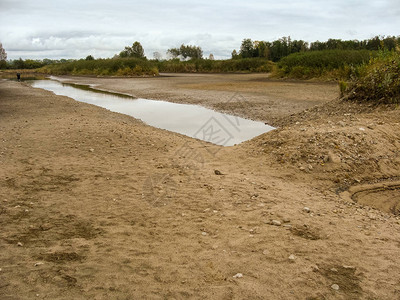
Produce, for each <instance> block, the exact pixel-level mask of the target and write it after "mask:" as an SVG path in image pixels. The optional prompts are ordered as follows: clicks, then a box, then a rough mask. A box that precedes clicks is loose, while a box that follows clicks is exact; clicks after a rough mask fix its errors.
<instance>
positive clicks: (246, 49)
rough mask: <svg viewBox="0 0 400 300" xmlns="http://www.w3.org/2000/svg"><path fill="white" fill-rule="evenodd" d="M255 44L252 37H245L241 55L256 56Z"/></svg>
mask: <svg viewBox="0 0 400 300" xmlns="http://www.w3.org/2000/svg"><path fill="white" fill-rule="evenodd" d="M254 52H255V49H254V45H253V42H252V41H251V39H244V40H243V41H242V45H241V46H240V56H241V57H242V58H249V57H254Z"/></svg>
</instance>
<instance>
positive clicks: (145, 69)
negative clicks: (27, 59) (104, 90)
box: [39, 58, 158, 76]
mask: <svg viewBox="0 0 400 300" xmlns="http://www.w3.org/2000/svg"><path fill="white" fill-rule="evenodd" d="M39 71H40V72H43V73H46V74H53V75H67V74H71V75H97V76H112V75H117V76H142V75H158V70H157V69H156V68H155V67H154V64H153V63H151V62H149V61H147V60H143V59H139V58H119V59H95V60H83V59H81V60H77V61H71V62H65V63H58V64H52V65H49V66H45V67H43V68H41V69H39Z"/></svg>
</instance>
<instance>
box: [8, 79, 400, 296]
mask: <svg viewBox="0 0 400 300" xmlns="http://www.w3.org/2000/svg"><path fill="white" fill-rule="evenodd" d="M65 79H66V80H69V81H70V82H77V83H81V84H93V85H96V86H97V87H98V88H100V89H106V90H112V91H116V92H122V93H128V94H132V95H134V96H137V97H144V98H149V99H165V100H169V101H174V102H186V103H196V104H202V105H204V106H208V107H213V108H216V109H218V110H223V111H229V112H231V113H234V114H238V115H241V116H247V117H249V118H253V119H257V120H262V121H265V122H268V123H270V124H273V125H275V126H279V128H278V129H276V130H274V131H271V132H269V133H266V134H264V135H261V136H259V137H257V138H255V139H253V140H251V141H248V142H245V143H242V144H240V145H238V146H235V147H225V148H224V147H221V146H215V145H211V144H208V143H206V142H202V141H198V140H193V139H191V138H189V137H185V136H182V135H179V134H175V133H171V132H167V131H165V130H160V129H155V128H152V127H150V126H147V125H145V124H143V123H142V122H141V121H139V120H136V119H134V118H131V117H128V116H125V115H121V114H117V113H112V112H110V111H107V110H105V109H102V108H99V107H96V106H92V105H88V104H84V103H79V102H76V101H74V100H72V99H70V98H67V97H62V96H56V95H54V94H52V93H51V92H47V91H43V90H39V89H34V88H32V87H30V86H29V85H28V84H26V83H23V82H22V83H19V82H12V81H6V80H2V81H0V142H1V144H0V164H1V167H0V226H1V227H0V228H1V230H0V298H1V299H187V298H193V299H204V298H206V299H400V255H399V253H400V221H399V214H400V205H399V203H400V199H399V195H400V181H399V180H400V178H399V175H400V155H399V149H400V124H399V122H400V115H399V110H398V109H397V107H391V106H388V107H382V106H380V107H372V106H368V105H365V104H354V103H353V104H350V103H343V102H340V101H339V100H337V99H336V98H337V93H338V91H337V87H336V86H335V85H333V84H318V83H304V82H303V83H301V82H284V81H273V80H270V79H268V78H267V77H266V76H265V75H259V74H258V75H179V76H172V75H169V76H165V77H159V78H137V79H134V78H131V79H121V78H118V79H115V78H102V79H98V78H65ZM166 117H167V116H166Z"/></svg>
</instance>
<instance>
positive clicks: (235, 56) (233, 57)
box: [231, 50, 239, 59]
mask: <svg viewBox="0 0 400 300" xmlns="http://www.w3.org/2000/svg"><path fill="white" fill-rule="evenodd" d="M231 55H232V59H238V58H239V54H238V53H237V51H236V50H233V51H232V54H231Z"/></svg>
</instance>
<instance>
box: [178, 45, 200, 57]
mask: <svg viewBox="0 0 400 300" xmlns="http://www.w3.org/2000/svg"><path fill="white" fill-rule="evenodd" d="M179 51H180V55H182V56H183V57H184V58H187V57H190V58H193V59H200V58H203V50H201V48H200V47H198V46H191V45H187V46H185V45H184V44H182V45H181V47H180V48H179Z"/></svg>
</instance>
